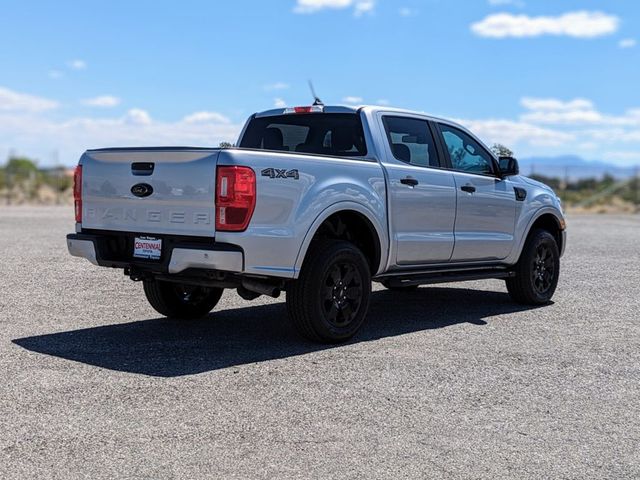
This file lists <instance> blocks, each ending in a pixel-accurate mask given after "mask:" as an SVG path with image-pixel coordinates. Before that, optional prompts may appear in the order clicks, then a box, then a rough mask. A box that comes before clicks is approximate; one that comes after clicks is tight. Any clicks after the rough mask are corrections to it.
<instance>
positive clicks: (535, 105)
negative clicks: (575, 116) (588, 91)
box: [520, 97, 593, 111]
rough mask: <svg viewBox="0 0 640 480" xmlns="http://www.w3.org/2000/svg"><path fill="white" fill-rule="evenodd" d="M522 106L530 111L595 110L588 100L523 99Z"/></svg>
mask: <svg viewBox="0 0 640 480" xmlns="http://www.w3.org/2000/svg"><path fill="white" fill-rule="evenodd" d="M520 104H521V105H522V106H523V107H525V108H526V109H528V110H544V111H571V110H585V109H593V102H592V101H591V100H587V99H586V98H576V99H574V100H570V101H568V102H566V101H563V100H558V99H556V98H534V97H523V98H522V99H521V100H520Z"/></svg>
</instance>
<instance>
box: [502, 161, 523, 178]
mask: <svg viewBox="0 0 640 480" xmlns="http://www.w3.org/2000/svg"><path fill="white" fill-rule="evenodd" d="M519 173H520V167H519V166H518V160H516V159H515V158H513V157H500V174H501V175H502V176H503V177H512V176H513V175H518V174H519Z"/></svg>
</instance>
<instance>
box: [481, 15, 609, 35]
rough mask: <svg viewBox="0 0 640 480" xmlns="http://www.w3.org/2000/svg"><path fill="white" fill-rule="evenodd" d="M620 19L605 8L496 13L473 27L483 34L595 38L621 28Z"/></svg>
mask: <svg viewBox="0 0 640 480" xmlns="http://www.w3.org/2000/svg"><path fill="white" fill-rule="evenodd" d="M619 24H620V19H619V18H618V17H616V16H615V15H609V14H606V13H602V12H588V11H577V12H568V13H565V14H563V15H560V16H557V17H551V16H541V17H530V16H527V15H513V14H510V13H496V14H494V15H489V16H487V17H486V18H484V19H483V20H481V21H480V22H477V23H474V24H472V25H471V31H472V32H473V33H475V34H476V35H479V36H481V37H490V38H506V37H537V36H540V35H566V36H569V37H575V38H594V37H599V36H603V35H609V34H612V33H614V32H616V31H617V30H618V26H619Z"/></svg>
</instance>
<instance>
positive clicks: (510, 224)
mask: <svg viewBox="0 0 640 480" xmlns="http://www.w3.org/2000/svg"><path fill="white" fill-rule="evenodd" d="M236 145H237V147H233V148H192V147H171V148H164V147H162V148H157V147H153V148H106V149H99V150H87V151H86V152H85V153H84V154H83V155H82V157H81V158H80V162H79V164H78V167H77V169H76V172H75V186H74V201H75V220H76V233H74V234H71V235H68V236H67V245H68V249H69V252H70V253H71V255H75V256H78V257H84V258H86V259H87V260H89V261H90V262H91V263H93V264H94V265H99V266H102V267H112V268H119V269H123V270H124V273H125V274H126V275H127V276H129V277H130V278H131V279H132V280H134V281H141V282H142V286H143V290H144V293H145V296H146V298H147V300H148V301H149V303H150V304H151V306H152V307H153V308H154V309H156V310H157V311H158V312H159V313H160V314H162V315H164V316H167V317H170V318H175V319H192V318H198V317H203V316H206V315H208V314H209V312H211V310H212V309H213V308H214V307H215V306H216V304H217V303H218V301H219V300H220V297H221V295H222V292H223V290H224V289H226V288H230V289H231V288H232V289H236V290H237V293H238V294H239V295H240V296H241V297H242V298H244V299H246V300H251V299H254V298H256V297H258V296H260V295H268V296H271V297H278V296H279V295H280V293H281V292H282V291H285V292H286V303H287V310H288V316H289V318H290V320H291V322H292V324H293V326H294V327H295V329H296V330H297V331H298V332H299V333H300V334H301V335H302V336H304V337H306V338H307V339H310V340H313V341H317V342H341V341H345V340H347V339H349V338H351V337H352V336H353V335H355V334H356V332H357V331H358V330H359V329H360V327H361V326H362V325H363V322H364V320H365V318H366V315H367V309H368V307H369V298H370V296H371V285H372V281H375V282H379V283H381V284H382V285H384V286H385V287H386V288H388V289H391V290H397V291H407V290H412V289H415V288H417V286H419V285H424V284H432V283H440V282H458V281H464V280H478V279H487V278H498V279H504V280H505V282H506V288H507V290H508V292H509V294H510V295H511V297H512V299H513V300H514V301H515V302H518V303H522V304H528V305H541V304H545V303H548V302H549V301H550V300H551V297H552V296H553V294H554V291H555V290H556V285H557V283H558V275H559V273H560V257H561V255H562V253H563V251H564V248H565V243H566V242H565V238H566V237H565V219H564V216H563V212H562V208H561V204H560V201H559V199H558V198H557V197H556V195H555V194H554V192H553V191H552V190H551V189H550V188H549V187H548V186H546V185H543V184H542V183H540V182H537V181H534V180H532V179H529V178H527V177H525V176H522V175H520V174H519V173H518V162H517V161H516V159H514V158H511V157H503V158H497V157H496V156H495V155H494V154H493V153H492V152H491V150H489V149H488V148H487V147H486V146H485V145H484V144H483V143H482V142H481V141H480V140H479V139H478V138H477V137H476V136H474V135H473V134H472V133H471V132H469V131H468V130H467V129H465V128H464V127H462V126H460V125H457V124H456V123H453V122H451V121H448V120H445V119H442V118H435V117H432V116H428V115H425V114H421V113H415V112H411V111H405V110H398V109H393V108H387V107H372V106H365V107H358V108H355V107H344V106H324V105H321V104H320V105H318V104H314V105H313V106H308V107H295V108H284V109H282V108H280V109H275V110H269V111H265V112H262V113H256V114H254V115H252V116H251V117H250V118H249V120H248V121H247V123H246V124H245V126H244V128H243V130H242V132H241V134H240V137H239V139H238V141H237V144H236Z"/></svg>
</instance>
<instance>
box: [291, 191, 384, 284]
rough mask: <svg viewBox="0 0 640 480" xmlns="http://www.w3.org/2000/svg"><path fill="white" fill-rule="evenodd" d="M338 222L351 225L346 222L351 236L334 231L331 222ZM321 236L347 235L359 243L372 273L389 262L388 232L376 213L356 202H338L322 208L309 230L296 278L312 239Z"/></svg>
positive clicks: (296, 266)
mask: <svg viewBox="0 0 640 480" xmlns="http://www.w3.org/2000/svg"><path fill="white" fill-rule="evenodd" d="M336 221H342V222H343V224H345V222H346V223H348V224H349V225H346V224H345V227H346V229H347V232H348V233H349V234H350V235H351V238H347V237H345V236H344V235H343V234H344V233H345V232H341V231H331V230H332V227H331V224H332V223H334V222H336ZM333 230H335V229H333ZM319 236H320V237H322V238H345V239H347V240H349V241H352V242H353V243H355V244H356V245H358V246H359V247H360V248H361V249H362V250H363V253H364V254H365V257H366V258H367V262H368V263H369V267H370V269H371V276H374V275H376V274H377V273H378V272H379V271H380V270H381V269H382V265H383V262H384V263H386V260H387V256H388V251H389V242H388V238H387V233H386V230H385V229H384V228H382V226H381V225H380V223H379V222H378V221H377V220H376V218H375V216H374V215H373V213H372V212H370V211H369V210H368V209H367V208H366V207H363V206H362V205H360V204H358V203H355V202H339V203H336V204H333V205H331V206H330V207H327V208H326V209H325V210H324V211H322V212H321V213H320V214H319V215H318V216H317V217H316V219H315V220H314V221H313V223H312V224H311V227H310V228H309V229H308V231H307V233H306V235H305V238H304V240H303V242H302V245H301V247H300V250H299V252H298V255H297V257H296V263H295V278H297V277H298V275H299V272H300V269H301V268H302V264H303V263H304V260H305V258H306V257H307V253H308V250H309V246H310V245H311V242H312V241H313V240H314V239H316V238H318V237H319ZM354 239H355V241H354Z"/></svg>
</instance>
